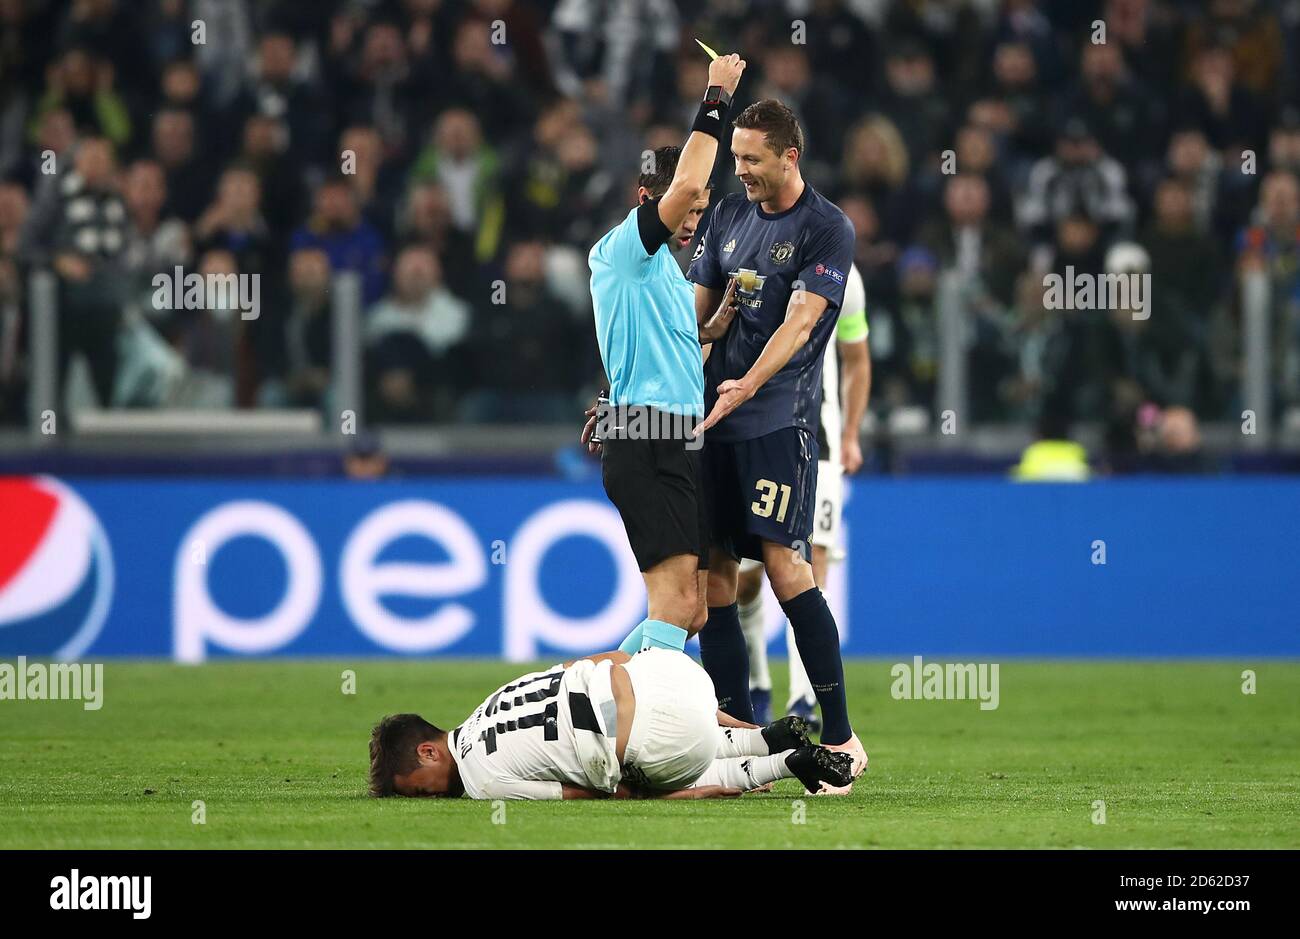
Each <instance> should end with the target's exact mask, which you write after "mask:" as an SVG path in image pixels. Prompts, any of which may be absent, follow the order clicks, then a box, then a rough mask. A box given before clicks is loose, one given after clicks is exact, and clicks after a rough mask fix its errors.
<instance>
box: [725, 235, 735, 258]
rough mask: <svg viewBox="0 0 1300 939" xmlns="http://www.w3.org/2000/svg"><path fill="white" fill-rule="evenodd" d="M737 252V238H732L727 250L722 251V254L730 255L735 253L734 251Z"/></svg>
mask: <svg viewBox="0 0 1300 939" xmlns="http://www.w3.org/2000/svg"><path fill="white" fill-rule="evenodd" d="M735 250H736V239H735V238H732V239H731V240H730V241H728V242H727V246H726V247H725V248H723V249H722V253H723V254H730V253H731V252H733V251H735Z"/></svg>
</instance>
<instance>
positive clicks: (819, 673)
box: [700, 587, 853, 744]
mask: <svg viewBox="0 0 1300 939" xmlns="http://www.w3.org/2000/svg"><path fill="white" fill-rule="evenodd" d="M733 609H734V608H733ZM781 609H783V610H785V615H786V618H787V619H789V620H790V626H791V627H792V628H793V629H794V641H795V645H797V646H798V647H799V658H801V659H802V660H803V667H804V671H806V672H807V673H808V681H809V682H810V683H811V684H812V686H813V691H814V692H815V693H816V695H817V703H818V704H820V705H821V709H822V739H821V742H822V743H830V744H837V743H844V742H845V741H847V740H848V739H849V737H850V736H851V735H852V733H853V729H852V727H851V726H850V725H849V706H848V702H847V701H846V700H845V698H844V661H843V660H842V659H841V658H840V634H839V630H837V629H836V628H835V617H834V616H833V615H832V614H831V608H830V607H829V606H827V605H826V598H825V597H824V596H822V592H821V590H820V589H818V588H817V587H812V588H810V589H808V590H805V591H804V592H803V593H801V594H799V596H797V597H792V598H791V599H789V600H786V601H785V602H784V603H782V604H781ZM709 623H710V624H712V623H713V611H712V610H709ZM701 637H703V634H702V633H701ZM703 649H704V643H703V642H701V643H700V650H701V651H703ZM710 674H712V672H710ZM714 684H717V679H714Z"/></svg>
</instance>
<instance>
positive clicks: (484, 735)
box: [451, 659, 621, 799]
mask: <svg viewBox="0 0 1300 939" xmlns="http://www.w3.org/2000/svg"><path fill="white" fill-rule="evenodd" d="M610 667H611V666H610V663H609V662H608V661H606V662H601V663H599V664H597V663H595V662H592V661H591V660H590V659H579V660H578V661H577V662H575V663H574V664H573V665H572V666H570V667H569V668H567V669H566V668H565V667H564V666H563V665H556V666H554V667H552V668H549V669H547V670H546V671H542V672H530V673H529V674H527V675H524V676H522V677H520V678H516V679H515V680H514V681H512V682H510V683H509V684H506V685H503V686H502V687H500V688H498V689H497V690H496V691H495V692H493V693H492V695H490V696H489V697H488V699H487V700H486V701H484V702H483V703H482V704H480V705H479V706H478V707H477V708H475V710H474V713H473V714H471V715H470V716H469V719H468V720H466V721H465V723H463V724H461V725H460V726H459V727H457V728H456V729H455V730H454V731H452V735H451V736H452V747H451V752H452V756H453V758H454V759H455V760H456V765H457V766H458V767H459V769H460V778H461V782H462V783H463V784H464V786H465V792H466V794H468V795H469V796H470V798H472V799H559V798H562V795H563V793H562V788H561V785H562V784H563V783H568V784H569V785H571V786H578V787H580V788H583V789H597V790H600V791H602V792H613V791H614V790H615V789H616V788H617V787H618V781H619V778H620V776H621V768H620V767H619V764H618V757H617V755H616V753H615V736H616V734H617V730H618V720H617V712H616V709H615V706H614V692H613V688H612V686H611V684H610Z"/></svg>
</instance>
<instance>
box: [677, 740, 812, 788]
mask: <svg viewBox="0 0 1300 939" xmlns="http://www.w3.org/2000/svg"><path fill="white" fill-rule="evenodd" d="M793 752H794V751H793V750H786V751H785V752H784V753H773V754H772V755H771V756H746V757H732V758H731V759H726V760H722V759H719V760H714V761H713V764H712V765H711V766H710V767H709V768H708V769H706V770H705V771H704V775H703V776H701V777H700V778H699V779H697V780H696V781H695V782H694V783H693V784H692V788H694V787H695V786H722V787H724V788H726V789H757V788H758V787H759V786H763V785H766V784H767V783H770V782H776V781H777V780H778V779H790V778H792V777H793V776H794V773H792V772H790V768H789V767H788V766H786V765H785V758H786V757H787V756H789V755H790V754H791V753H793Z"/></svg>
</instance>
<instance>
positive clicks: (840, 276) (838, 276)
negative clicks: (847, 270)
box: [814, 264, 844, 284]
mask: <svg viewBox="0 0 1300 939" xmlns="http://www.w3.org/2000/svg"><path fill="white" fill-rule="evenodd" d="M814 270H815V271H816V272H817V273H818V274H820V275H822V276H823V277H829V278H830V279H831V280H833V281H835V283H837V284H842V283H844V272H843V271H838V270H836V269H835V268H833V267H831V266H829V265H827V264H818V265H817V267H816V268H814Z"/></svg>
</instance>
